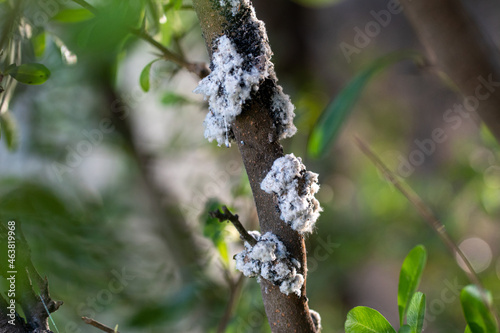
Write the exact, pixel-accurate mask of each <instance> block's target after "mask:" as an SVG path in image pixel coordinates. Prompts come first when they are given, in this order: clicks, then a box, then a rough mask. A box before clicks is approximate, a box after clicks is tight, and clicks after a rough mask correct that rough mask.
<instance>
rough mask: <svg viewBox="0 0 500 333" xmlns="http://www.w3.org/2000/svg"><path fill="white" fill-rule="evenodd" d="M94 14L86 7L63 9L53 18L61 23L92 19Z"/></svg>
mask: <svg viewBox="0 0 500 333" xmlns="http://www.w3.org/2000/svg"><path fill="white" fill-rule="evenodd" d="M93 17H94V14H93V13H92V12H91V11H90V10H88V9H85V8H72V9H63V10H61V11H60V12H59V13H57V14H56V15H55V16H54V17H53V18H52V20H53V21H56V22H59V23H77V22H83V21H87V20H90V19H91V18H93Z"/></svg>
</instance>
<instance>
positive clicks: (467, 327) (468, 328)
mask: <svg viewBox="0 0 500 333" xmlns="http://www.w3.org/2000/svg"><path fill="white" fill-rule="evenodd" d="M464 333H472V331H471V330H470V327H469V325H467V326H466V327H465V331H464Z"/></svg>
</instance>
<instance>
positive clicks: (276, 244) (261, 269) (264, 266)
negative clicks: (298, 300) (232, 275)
mask: <svg viewBox="0 0 500 333" xmlns="http://www.w3.org/2000/svg"><path fill="white" fill-rule="evenodd" d="M249 233H250V234H251V235H252V237H254V238H255V239H256V240H257V244H255V245H254V246H251V245H250V244H249V243H248V242H245V250H243V251H241V252H240V253H238V254H237V255H236V256H235V259H236V269H237V270H239V271H241V272H242V273H243V274H244V275H245V276H248V277H257V279H258V281H259V282H260V279H261V278H263V279H266V280H268V281H270V282H272V283H273V284H274V285H278V286H279V287H280V291H281V292H282V293H284V294H286V295H288V294H290V293H295V294H297V296H300V295H301V291H300V289H301V288H302V285H303V284H304V276H303V275H302V274H298V273H297V269H299V268H300V263H299V262H298V261H297V260H295V259H293V258H290V257H289V253H288V251H287V249H286V247H285V245H284V244H283V243H282V242H281V241H280V240H279V239H278V237H277V236H276V235H274V234H273V233H271V232H267V233H265V234H264V235H262V236H261V235H260V233H259V232H257V231H251V232H249Z"/></svg>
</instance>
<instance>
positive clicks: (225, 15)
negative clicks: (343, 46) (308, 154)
mask: <svg viewBox="0 0 500 333" xmlns="http://www.w3.org/2000/svg"><path fill="white" fill-rule="evenodd" d="M244 3H245V1H242V6H244ZM193 5H194V8H195V10H196V13H197V15H198V18H199V20H200V24H201V27H202V31H203V36H204V38H205V42H206V45H207V49H208V52H209V54H210V55H211V56H212V52H213V46H214V42H215V41H216V39H217V38H218V37H220V36H223V35H226V36H228V37H230V38H234V39H233V40H235V41H236V47H237V50H238V51H243V50H241V48H243V49H244V48H248V47H252V46H253V45H257V44H261V43H267V40H264V41H263V40H257V39H258V38H262V36H259V35H258V34H255V33H252V31H251V29H246V28H245V26H244V24H243V22H241V20H240V21H239V20H238V17H239V16H233V15H231V13H229V12H228V11H227V9H224V8H222V7H221V6H220V1H219V0H194V1H193ZM276 82H277V78H276V76H275V74H274V73H271V75H270V76H269V77H268V78H266V79H265V80H264V82H262V83H261V85H260V87H259V90H258V91H257V92H256V93H254V94H252V97H251V99H250V100H248V101H247V102H246V103H245V104H244V106H243V110H242V113H241V114H240V115H239V116H237V117H236V120H235V123H234V124H232V130H233V133H234V137H235V141H236V142H237V144H238V148H239V150H240V153H241V156H242V159H243V163H244V165H245V169H246V172H247V174H248V178H249V181H250V185H251V188H252V192H253V196H254V200H255V205H256V208H257V213H258V217H259V223H260V228H261V233H262V234H264V233H266V232H268V231H270V232H272V233H273V234H275V235H277V236H278V238H279V239H280V240H281V241H282V242H283V243H284V245H285V246H286V248H287V250H288V251H289V253H290V254H291V256H292V257H293V258H295V259H297V260H298V261H299V262H300V264H301V268H300V270H299V271H298V273H299V274H302V275H303V276H304V279H305V278H306V274H307V262H306V248H305V243H304V238H303V237H302V236H301V235H300V234H299V233H298V232H296V231H295V230H293V229H291V228H290V227H289V226H288V225H287V224H286V223H284V222H283V221H282V220H281V218H280V212H279V209H278V206H277V204H276V202H275V199H274V196H273V195H272V194H268V193H266V192H264V191H263V190H262V189H261V188H260V183H261V182H262V180H263V179H264V177H265V176H266V174H267V173H268V172H269V170H271V167H272V165H273V163H274V161H275V160H276V159H277V158H280V157H282V156H283V147H282V146H281V144H280V143H279V140H278V133H277V129H276V127H275V126H274V123H273V118H272V115H271V109H270V103H271V101H270V99H271V97H272V91H273V89H274V87H275V86H276V84H277V83H276ZM261 292H262V298H263V302H264V307H265V310H266V315H267V317H268V321H269V324H270V326H271V330H272V332H275V333H277V332H304V333H307V332H316V328H315V326H314V324H313V322H312V319H311V316H310V314H309V306H308V302H307V297H306V283H305V281H304V284H303V286H302V289H301V296H300V297H299V296H297V295H296V294H289V295H285V294H283V293H281V292H280V290H279V286H275V285H273V284H272V283H270V282H269V281H267V280H265V279H261Z"/></svg>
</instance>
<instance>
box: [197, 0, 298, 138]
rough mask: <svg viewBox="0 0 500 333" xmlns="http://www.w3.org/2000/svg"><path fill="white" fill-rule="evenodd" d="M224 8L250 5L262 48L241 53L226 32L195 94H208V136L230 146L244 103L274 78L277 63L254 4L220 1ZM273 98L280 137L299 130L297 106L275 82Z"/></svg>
mask: <svg viewBox="0 0 500 333" xmlns="http://www.w3.org/2000/svg"><path fill="white" fill-rule="evenodd" d="M219 4H220V6H221V7H226V6H229V7H230V8H231V13H232V15H233V16H234V15H236V14H237V13H238V12H239V11H240V10H241V8H250V12H249V13H250V14H249V17H248V18H247V19H248V21H249V22H250V23H249V24H250V25H251V26H252V25H253V27H254V28H256V29H258V31H259V34H260V35H261V41H260V51H259V53H260V54H258V55H256V54H252V53H250V54H240V53H238V51H237V49H236V48H235V45H234V43H233V41H232V40H231V39H230V38H229V37H228V36H226V35H224V36H221V37H220V38H218V39H217V40H216V41H215V51H214V53H213V56H212V64H211V68H212V72H211V73H210V75H208V76H207V77H206V78H204V79H203V80H201V81H200V82H199V84H198V87H197V88H196V89H195V90H194V92H195V93H198V94H203V95H205V99H208V102H209V112H208V114H207V116H206V118H205V121H204V125H205V137H206V138H207V139H208V140H209V141H210V142H212V141H213V140H216V141H217V144H218V145H219V146H221V145H222V144H225V145H226V147H229V146H230V141H232V140H233V139H234V137H233V134H232V131H231V123H232V122H233V121H234V120H235V118H236V116H238V115H239V114H240V113H241V111H242V107H243V104H244V103H245V102H246V101H247V100H248V99H249V98H250V95H251V93H252V92H256V91H258V90H259V86H260V84H261V83H262V82H263V81H264V80H265V79H266V78H269V77H272V78H274V77H275V75H274V65H273V63H272V62H271V56H272V51H271V48H270V47H269V41H268V37H267V33H266V29H265V26H264V23H263V22H262V21H259V20H258V19H257V17H256V15H255V10H254V8H253V6H251V5H250V3H249V1H248V0H219ZM273 90H274V91H273V92H272V93H273V95H272V97H271V101H270V102H271V103H270V108H271V113H272V117H273V121H274V124H275V126H276V129H277V132H278V137H279V139H285V138H289V137H291V136H293V135H294V134H295V132H296V131H297V129H296V128H295V126H294V125H293V118H294V117H295V113H294V112H293V111H294V109H295V107H294V106H293V104H292V103H291V102H290V98H289V97H288V95H286V94H284V93H283V89H282V88H281V86H279V85H277V84H276V82H275V87H274V88H273Z"/></svg>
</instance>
